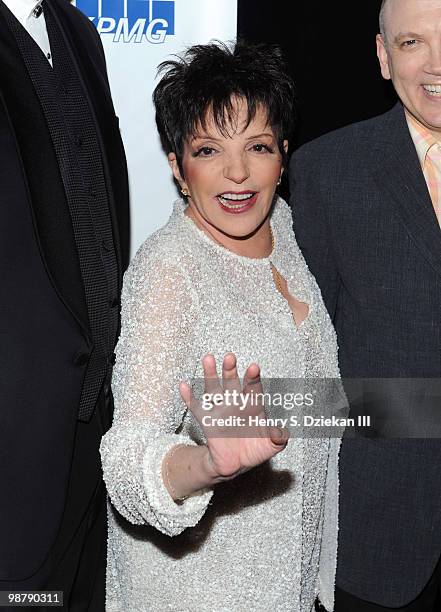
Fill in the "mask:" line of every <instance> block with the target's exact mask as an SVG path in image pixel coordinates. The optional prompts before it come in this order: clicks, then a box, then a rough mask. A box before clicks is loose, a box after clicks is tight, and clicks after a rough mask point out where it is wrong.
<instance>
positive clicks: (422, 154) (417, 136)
mask: <svg viewBox="0 0 441 612" xmlns="http://www.w3.org/2000/svg"><path fill="white" fill-rule="evenodd" d="M405 114H406V121H407V126H408V128H409V132H410V135H411V137H412V140H413V144H414V145H415V149H416V152H417V155H418V159H419V160H420V164H421V167H422V168H424V164H425V162H426V157H427V155H428V153H429V151H430V149H431V148H432V147H433V146H434V145H437V144H439V143H438V141H437V140H436V139H435V138H434V137H433V136H432V134H431V133H430V132H429V130H428V129H427V128H425V127H424V126H423V125H422V124H421V123H420V122H419V121H417V120H416V119H415V117H413V116H412V115H411V114H410V113H409V112H407V110H405Z"/></svg>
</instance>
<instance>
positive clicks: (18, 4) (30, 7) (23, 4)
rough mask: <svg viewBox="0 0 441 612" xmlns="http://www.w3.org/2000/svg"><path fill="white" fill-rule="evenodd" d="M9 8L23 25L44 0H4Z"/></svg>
mask: <svg viewBox="0 0 441 612" xmlns="http://www.w3.org/2000/svg"><path fill="white" fill-rule="evenodd" d="M3 1H4V3H5V4H6V6H7V7H8V9H9V10H10V11H11V13H13V14H14V15H15V17H16V18H17V19H18V21H19V22H20V23H21V25H23V26H25V25H26V21H27V20H28V19H29V17H30V16H31V15H32V12H33V11H34V9H35V8H36V7H37V6H38V5H39V4H41V2H42V0H3Z"/></svg>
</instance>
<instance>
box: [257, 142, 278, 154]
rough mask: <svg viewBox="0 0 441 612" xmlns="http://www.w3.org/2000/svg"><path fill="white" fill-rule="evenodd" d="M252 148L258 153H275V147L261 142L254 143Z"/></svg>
mask: <svg viewBox="0 0 441 612" xmlns="http://www.w3.org/2000/svg"><path fill="white" fill-rule="evenodd" d="M252 150H253V151H256V153H273V149H272V148H271V147H269V146H268V145H266V144H263V143H261V142H259V143H257V144H255V145H253V146H252Z"/></svg>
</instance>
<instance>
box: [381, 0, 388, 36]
mask: <svg viewBox="0 0 441 612" xmlns="http://www.w3.org/2000/svg"><path fill="white" fill-rule="evenodd" d="M388 2H389V0H383V1H382V3H381V8H380V16H379V22H380V34H381V38H382V39H383V40H384V41H386V26H385V12H386V4H387V3H388Z"/></svg>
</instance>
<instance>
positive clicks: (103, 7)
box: [76, 0, 175, 44]
mask: <svg viewBox="0 0 441 612" xmlns="http://www.w3.org/2000/svg"><path fill="white" fill-rule="evenodd" d="M76 5H77V7H78V8H79V9H80V10H81V11H82V12H83V13H85V14H86V15H87V16H88V17H89V19H90V21H91V22H92V23H93V24H94V25H95V27H96V29H97V30H98V33H99V34H112V35H113V41H114V42H120V41H122V42H125V43H128V42H137V43H140V42H143V41H147V42H149V43H153V44H158V43H163V42H164V40H165V37H166V36H171V35H173V34H174V33H175V3H174V0H76Z"/></svg>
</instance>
